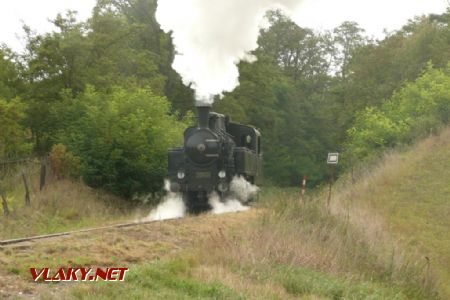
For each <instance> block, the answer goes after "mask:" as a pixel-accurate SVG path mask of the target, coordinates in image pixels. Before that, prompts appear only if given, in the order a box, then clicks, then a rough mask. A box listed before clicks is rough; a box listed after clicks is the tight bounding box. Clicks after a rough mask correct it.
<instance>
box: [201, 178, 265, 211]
mask: <svg viewBox="0 0 450 300" xmlns="http://www.w3.org/2000/svg"><path fill="white" fill-rule="evenodd" d="M258 191H259V188H258V187H257V186H256V185H253V184H251V183H250V182H248V181H247V180H245V178H244V177H240V176H235V177H234V178H233V180H232V181H231V183H230V192H231V196H230V197H229V198H226V199H220V197H219V195H217V193H212V194H211V195H210V196H209V205H211V207H212V213H213V214H223V213H229V212H238V211H246V210H249V209H250V207H248V206H245V205H244V204H245V203H247V202H248V200H250V199H251V198H252V197H253V196H256V194H257V193H258Z"/></svg>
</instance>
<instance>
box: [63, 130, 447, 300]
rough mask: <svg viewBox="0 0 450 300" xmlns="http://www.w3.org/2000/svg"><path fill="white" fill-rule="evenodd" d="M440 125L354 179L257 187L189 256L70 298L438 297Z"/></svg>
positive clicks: (442, 231) (443, 139) (443, 240)
mask: <svg viewBox="0 0 450 300" xmlns="http://www.w3.org/2000/svg"><path fill="white" fill-rule="evenodd" d="M448 157H450V131H448V130H447V131H444V132H443V133H442V134H441V135H440V136H438V137H431V138H428V139H426V140H425V141H422V142H421V143H419V144H417V145H416V146H414V147H412V148H411V149H410V150H408V151H403V152H396V153H391V154H387V155H385V157H384V158H383V159H381V160H380V162H379V163H378V165H377V166H375V167H372V168H370V169H366V170H365V172H361V173H365V174H361V176H359V178H357V181H356V182H355V183H351V181H350V180H346V179H345V178H344V179H342V180H341V181H340V182H339V183H338V184H337V186H336V193H335V196H334V197H333V202H332V205H331V209H330V210H327V209H326V208H325V203H324V200H325V198H326V197H325V195H319V196H317V197H314V198H312V199H309V200H308V202H307V203H306V204H302V203H299V200H298V195H297V192H296V191H286V190H283V191H282V190H270V191H266V193H265V197H264V200H263V201H262V203H261V206H263V207H264V208H265V211H264V213H263V214H262V216H261V217H260V218H259V219H258V220H257V221H254V222H251V223H249V224H241V226H239V227H238V228H235V229H234V231H232V233H224V234H218V235H212V236H209V237H205V238H203V239H202V242H201V243H199V245H198V247H196V249H194V250H192V251H190V252H189V254H186V255H182V256H178V257H177V258H175V259H171V260H167V261H164V262H154V263H149V264H144V265H140V266H136V267H135V268H132V270H131V274H130V277H129V278H127V281H126V282H125V283H124V284H120V285H114V286H111V285H110V284H100V285H86V286H81V287H78V288H76V289H74V290H72V291H71V295H72V296H73V297H75V298H85V297H87V298H92V299H94V298H98V297H100V298H102V297H103V298H105V299H106V298H109V297H112V296H113V295H124V296H125V295H127V296H128V297H130V296H131V298H136V299H138V298H140V297H145V298H156V299H158V298H165V297H175V298H183V299H189V298H225V299H236V298H243V299H247V298H254V299H261V298H272V299H273V298H275V299H276V298H280V299H284V298H302V299H339V298H345V299H448V298H449V295H450V294H449V291H448V287H449V286H450V281H449V278H450V276H449V270H450V264H449V262H450V233H449V228H450V218H449V216H450V201H449V196H448V195H449V192H450V160H449V159H448Z"/></svg>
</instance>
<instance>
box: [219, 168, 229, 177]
mask: <svg viewBox="0 0 450 300" xmlns="http://www.w3.org/2000/svg"><path fill="white" fill-rule="evenodd" d="M225 177H227V172H225V171H224V170H222V171H220V172H219V178H222V179H224V178H225Z"/></svg>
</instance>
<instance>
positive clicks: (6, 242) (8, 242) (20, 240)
mask: <svg viewBox="0 0 450 300" xmlns="http://www.w3.org/2000/svg"><path fill="white" fill-rule="evenodd" d="M171 220H178V219H167V220H154V221H145V222H131V223H121V224H114V225H108V226H102V227H94V228H86V229H80V230H73V231H66V232H60V233H52V234H45V235H37V236H31V237H24V238H16V239H9V240H3V241H0V247H2V246H8V245H13V244H19V243H23V242H30V241H35V240H43V239H49V238H54V237H60V236H69V235H72V234H77V233H86V232H91V231H101V230H108V229H115V228H125V227H132V226H139V225H146V224H151V223H157V222H164V221H171Z"/></svg>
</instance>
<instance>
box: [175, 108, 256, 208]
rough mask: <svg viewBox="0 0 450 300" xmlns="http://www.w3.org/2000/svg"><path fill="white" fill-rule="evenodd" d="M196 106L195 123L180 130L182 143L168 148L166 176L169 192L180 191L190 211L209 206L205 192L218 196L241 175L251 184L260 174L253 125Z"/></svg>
mask: <svg viewBox="0 0 450 300" xmlns="http://www.w3.org/2000/svg"><path fill="white" fill-rule="evenodd" d="M197 109H198V126H196V127H189V128H187V129H186V130H185V132H184V147H183V148H176V149H171V150H169V167H168V176H169V180H170V182H171V185H170V189H171V191H172V192H181V193H182V194H183V198H184V201H185V203H186V205H187V207H188V209H189V210H190V211H191V212H201V211H204V210H207V209H208V208H209V204H208V195H209V194H210V193H211V192H217V193H218V194H219V195H221V196H222V198H225V197H227V195H228V194H229V193H230V183H231V181H232V179H233V178H234V177H235V176H241V177H243V178H245V179H246V180H247V181H248V182H250V183H252V184H258V181H259V179H260V177H261V165H262V153H261V135H260V133H259V132H258V130H256V129H255V128H253V127H250V126H245V125H241V124H238V123H233V122H231V121H230V119H229V118H228V117H227V116H224V115H221V114H218V113H214V112H211V107H210V106H200V107H197Z"/></svg>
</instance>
